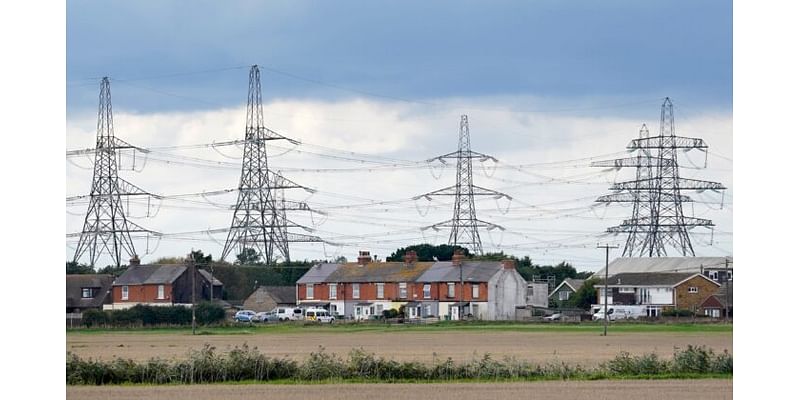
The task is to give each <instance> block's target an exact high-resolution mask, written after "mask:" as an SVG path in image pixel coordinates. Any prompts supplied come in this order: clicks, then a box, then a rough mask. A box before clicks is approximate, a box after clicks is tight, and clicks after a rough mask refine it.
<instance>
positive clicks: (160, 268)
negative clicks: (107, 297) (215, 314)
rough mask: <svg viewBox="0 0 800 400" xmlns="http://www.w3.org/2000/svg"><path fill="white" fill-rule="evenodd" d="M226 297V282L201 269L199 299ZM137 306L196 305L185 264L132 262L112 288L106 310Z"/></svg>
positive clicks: (197, 298)
mask: <svg viewBox="0 0 800 400" xmlns="http://www.w3.org/2000/svg"><path fill="white" fill-rule="evenodd" d="M212 293H213V298H214V299H221V298H222V282H220V281H219V280H217V279H216V278H214V277H212V276H211V274H210V273H209V272H208V271H205V270H202V269H197V276H196V278H195V296H196V300H197V301H198V302H199V301H203V300H211V299H212ZM137 304H145V305H156V306H171V305H191V304H192V277H191V273H190V272H189V268H188V267H187V266H185V265H182V264H164V265H160V264H152V265H138V264H137V263H133V262H132V263H131V266H130V268H128V270H127V271H125V273H123V274H122V275H120V276H119V277H118V278H117V279H116V280H115V281H114V284H113V286H112V289H111V304H110V305H106V306H105V307H104V308H105V309H124V308H129V307H133V306H135V305H137Z"/></svg>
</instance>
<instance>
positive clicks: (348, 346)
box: [66, 325, 733, 366]
mask: <svg viewBox="0 0 800 400" xmlns="http://www.w3.org/2000/svg"><path fill="white" fill-rule="evenodd" d="M471 328H472V329H455V328H454V329H449V328H445V329H441V328H439V327H421V328H420V329H402V328H378V329H366V330H359V329H349V328H341V327H339V328H332V329H324V327H303V326H297V327H290V328H280V329H269V328H267V329H265V328H263V327H259V328H252V329H240V330H230V329H229V330H219V331H210V333H211V334H203V335H194V336H193V335H192V334H191V331H187V330H185V329H182V330H166V331H159V330H154V331H147V330H140V331H132V332H117V331H105V332H68V333H67V346H66V347H67V351H70V352H72V353H74V354H76V355H78V356H79V357H82V358H94V359H101V360H111V359H113V358H114V357H121V358H125V359H133V360H137V361H145V360H148V359H150V358H154V357H159V358H162V359H182V358H186V357H187V354H188V353H189V352H190V351H192V350H199V349H201V348H203V347H204V346H205V345H206V344H209V345H211V346H214V347H215V348H216V349H217V350H218V351H221V352H225V351H227V350H228V349H232V348H233V347H234V346H241V345H243V344H247V345H248V346H250V347H257V348H258V350H259V351H260V352H262V353H264V354H266V355H268V356H271V357H284V356H286V357H290V358H293V359H296V360H298V361H301V360H303V359H305V358H307V357H308V355H309V354H310V353H311V352H313V351H317V350H319V348H320V346H321V347H324V348H325V350H326V351H327V352H332V353H336V354H338V355H340V356H342V357H346V356H347V354H348V353H349V352H350V350H352V349H354V348H363V349H364V350H365V351H367V352H370V353H375V354H376V355H378V356H383V357H386V358H391V359H395V360H398V361H421V362H428V361H432V360H433V358H434V353H435V355H436V357H437V358H439V359H445V358H447V357H452V358H453V359H454V360H455V361H467V360H471V359H474V358H479V357H481V356H482V355H483V354H485V353H489V354H491V355H492V357H493V358H494V359H501V358H502V357H504V356H511V357H515V358H517V359H523V360H527V361H530V362H534V363H541V364H544V363H549V362H559V363H560V362H566V363H568V364H581V365H583V366H594V365H597V364H599V363H602V362H605V361H608V360H611V359H612V358H614V357H615V356H616V355H618V354H619V353H620V352H623V351H627V352H629V353H632V354H645V353H655V354H656V355H658V356H659V357H662V358H670V357H671V356H672V354H673V351H674V349H675V348H686V347H687V346H688V345H693V346H706V347H709V348H711V349H713V350H714V351H715V352H718V353H721V352H722V351H723V350H728V351H729V352H731V351H732V349H733V334H732V332H731V330H730V329H727V328H726V329H713V330H705V329H703V328H691V327H690V328H688V329H687V328H671V327H663V328H656V329H643V330H639V329H635V328H634V329H629V330H626V329H615V328H616V327H612V329H611V330H610V331H609V335H608V336H605V337H604V336H601V335H600V333H601V332H602V328H600V329H599V330H598V329H594V327H591V328H590V329H585V327H577V328H575V329H570V328H564V329H546V328H536V327H532V328H528V327H523V328H521V329H518V328H516V327H514V326H513V325H512V326H500V327H493V326H490V327H486V328H483V327H471Z"/></svg>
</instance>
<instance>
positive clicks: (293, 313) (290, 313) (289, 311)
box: [272, 307, 303, 321]
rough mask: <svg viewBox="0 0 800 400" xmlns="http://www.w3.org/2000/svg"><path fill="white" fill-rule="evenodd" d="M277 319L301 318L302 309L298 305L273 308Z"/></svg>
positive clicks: (294, 319)
mask: <svg viewBox="0 0 800 400" xmlns="http://www.w3.org/2000/svg"><path fill="white" fill-rule="evenodd" d="M272 311H274V312H275V315H277V316H278V321H297V320H301V319H303V309H302V308H299V307H294V308H293V307H278V308H276V309H274V310H272Z"/></svg>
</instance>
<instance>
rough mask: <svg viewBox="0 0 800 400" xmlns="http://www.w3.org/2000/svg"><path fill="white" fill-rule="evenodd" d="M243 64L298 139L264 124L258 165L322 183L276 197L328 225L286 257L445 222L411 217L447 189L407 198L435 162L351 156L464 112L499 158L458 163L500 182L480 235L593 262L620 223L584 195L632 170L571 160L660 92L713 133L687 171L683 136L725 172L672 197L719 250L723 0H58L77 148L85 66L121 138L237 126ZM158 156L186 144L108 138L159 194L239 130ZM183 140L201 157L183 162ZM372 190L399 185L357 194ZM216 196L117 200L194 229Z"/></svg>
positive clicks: (726, 133) (727, 51) (211, 175)
mask: <svg viewBox="0 0 800 400" xmlns="http://www.w3.org/2000/svg"><path fill="white" fill-rule="evenodd" d="M250 64H259V65H261V66H262V67H263V69H262V74H263V75H262V87H263V95H264V106H265V117H266V120H267V125H268V126H269V127H271V128H272V129H275V130H277V131H279V132H282V133H284V134H286V135H287V136H291V137H293V138H296V139H298V140H300V141H302V142H303V143H304V145H301V146H298V147H293V146H291V145H289V144H288V143H276V144H275V146H274V147H273V148H272V149H271V150H270V151H271V153H270V154H272V155H274V156H273V157H272V158H271V159H270V162H271V166H273V167H274V168H276V169H281V170H283V171H285V174H286V175H287V176H289V177H291V178H292V179H293V180H295V181H297V182H300V183H303V184H305V185H308V186H310V187H313V188H315V189H317V190H318V192H317V193H315V194H314V195H311V196H309V195H308V194H306V193H303V192H300V193H287V196H288V197H290V198H292V199H295V200H306V201H307V202H308V203H309V204H311V205H312V207H316V208H319V209H321V210H325V211H326V212H327V214H328V215H327V217H326V218H324V221H323V218H319V217H318V216H317V217H314V218H311V217H309V216H308V215H297V216H294V217H293V218H294V219H295V220H296V221H297V222H299V223H303V224H306V225H308V226H313V227H315V228H316V229H317V230H316V231H315V234H317V235H319V236H322V237H324V238H329V239H330V240H331V241H334V242H339V243H342V244H343V246H325V247H324V248H323V247H322V246H321V245H319V244H298V245H296V246H293V247H292V253H293V258H295V259H303V258H307V259H320V258H330V257H332V256H334V255H344V256H346V257H348V258H353V257H354V255H355V254H356V251H357V250H359V249H367V250H372V251H373V253H377V254H378V255H379V256H386V255H388V254H389V253H391V252H392V251H393V250H394V249H396V248H398V247H402V246H405V245H409V244H414V243H419V242H422V241H428V242H436V243H440V242H444V241H446V240H447V232H430V231H424V232H423V231H420V230H419V229H418V228H419V227H422V226H425V225H430V224H432V223H434V222H438V221H441V220H444V219H447V218H449V216H450V214H452V204H450V203H447V202H446V201H441V202H440V203H436V204H434V205H433V206H432V207H428V206H429V204H427V203H426V202H424V201H421V202H414V201H411V200H410V199H411V197H413V196H415V195H418V194H421V193H425V192H428V191H431V190H435V189H437V188H440V187H445V186H449V185H452V184H453V181H454V177H453V174H454V170H453V169H445V170H443V171H436V170H434V171H429V170H428V169H427V168H426V167H425V166H424V165H422V168H416V167H415V168H386V167H383V168H373V169H368V168H366V167H365V166H366V165H370V164H368V163H365V162H364V161H363V160H376V157H389V158H393V159H400V160H410V161H421V160H425V159H428V158H430V157H433V156H436V155H439V154H444V153H448V152H451V151H454V150H456V145H457V138H458V121H459V116H460V115H461V114H467V115H469V118H470V128H471V134H472V145H473V149H474V150H476V151H479V152H483V153H489V154H492V155H494V156H495V157H497V158H498V159H500V160H501V164H499V165H497V168H496V169H495V170H492V167H493V166H492V165H486V166H485V167H486V169H485V170H484V168H483V167H482V166H481V165H476V166H475V179H476V184H478V185H481V186H484V187H489V188H494V189H497V190H502V191H504V192H506V193H508V194H509V195H511V196H512V197H513V198H514V199H515V200H514V201H513V202H512V203H511V204H504V203H502V202H500V203H499V204H495V201H494V200H491V199H490V200H485V201H484V200H481V201H479V202H478V215H479V217H480V218H481V219H484V220H489V221H492V222H495V223H497V224H500V225H503V226H505V227H506V228H507V230H506V231H505V232H503V233H502V234H501V233H500V232H491V233H484V234H482V237H483V242H484V246H485V248H486V250H490V251H495V250H503V251H505V252H506V253H511V254H515V255H518V256H523V255H529V256H531V257H532V258H533V259H534V261H536V262H540V263H553V262H559V261H561V260H566V261H569V262H572V263H573V264H574V265H576V267H577V268H578V269H585V270H593V269H597V268H598V267H599V266H600V265H601V264H602V262H603V261H604V254H602V253H601V252H600V251H599V250H597V249H595V248H594V247H595V245H596V243H597V242H598V241H602V242H614V241H616V242H620V241H622V240H624V238H622V237H617V238H614V237H607V236H603V235H602V233H603V231H604V229H605V228H606V227H609V226H613V225H617V224H619V223H620V222H621V220H622V219H624V218H627V217H629V210H628V209H626V208H624V207H614V206H612V207H605V206H597V205H595V203H594V202H593V198H595V197H596V196H599V195H602V194H607V193H609V192H608V190H607V188H608V186H609V185H610V183H611V182H613V181H614V180H615V179H616V180H620V179H628V178H630V177H631V175H630V171H605V170H602V169H597V168H588V167H587V164H588V161H587V160H586V159H587V158H589V157H599V156H603V155H608V156H611V155H612V154H613V156H614V157H621V156H624V155H625V154H626V153H624V150H625V146H626V145H627V143H628V141H629V140H630V139H632V138H634V137H636V135H637V134H638V130H639V127H640V126H641V124H642V123H647V124H648V126H649V127H650V129H651V132H655V131H657V129H658V119H659V112H660V105H661V102H662V101H663V97H665V96H669V97H670V98H672V99H673V102H674V103H675V112H676V125H677V129H678V134H680V135H683V136H696V137H702V138H703V139H705V140H706V141H707V142H708V143H709V145H710V146H711V153H710V155H709V157H708V161H709V163H708V167H709V168H707V169H700V168H699V167H701V166H703V164H704V161H705V160H704V159H705V155H704V154H702V153H696V154H695V153H688V154H681V161H682V162H683V163H684V165H686V166H687V168H685V169H684V170H682V171H681V173H682V174H683V175H684V176H687V177H694V178H698V179H708V180H715V181H720V182H722V183H724V184H725V185H726V186H728V187H729V188H730V189H729V190H728V191H726V192H725V201H724V205H723V206H722V207H720V206H721V204H722V200H721V195H720V194H716V193H700V194H698V195H697V199H698V200H700V201H699V202H697V203H696V204H694V205H693V206H690V207H688V210H687V213H692V212H693V215H695V216H698V217H701V218H710V219H713V220H714V222H715V223H717V229H716V230H715V233H714V236H713V244H712V241H711V240H712V238H711V235H709V234H707V233H706V231H705V230H702V229H697V230H696V234H695V235H694V236H693V237H694V238H695V249H696V252H697V254H698V255H721V254H730V253H731V251H732V214H733V201H732V194H733V190H732V183H733V181H732V176H733V173H732V161H731V158H732V135H731V125H732V122H731V101H732V9H731V4H730V2H692V1H678V2H668V3H667V2H663V3H662V2H637V1H628V2H625V1H613V2H603V3H598V2H590V1H583V2H581V1H578V2H557V1H549V2H548V1H545V2H532V3H527V2H491V3H489V2H447V1H445V2H435V3H431V2H419V3H414V2H412V3H408V2H404V3H395V2H369V3H356V2H336V3H331V2H296V1H292V2H269V3H262V2H247V1H234V2H226V3H225V5H224V6H222V5H221V3H217V2H195V3H193V7H190V8H187V7H185V3H183V2H163V1H158V2H155V1H152V2H130V3H126V2H113V3H108V2H86V1H71V2H69V3H67V138H66V139H67V140H66V142H67V148H68V149H76V148H86V147H91V146H92V145H93V142H94V135H95V131H94V130H95V119H96V115H95V113H96V108H97V95H98V89H99V77H101V76H110V77H111V80H112V97H113V100H114V110H115V128H116V133H117V135H118V136H119V137H120V138H123V139H124V140H126V141H129V142H131V143H135V144H137V145H139V146H142V147H147V148H150V147H158V146H172V145H186V144H195V143H211V142H215V141H216V142H220V141H225V140H233V139H240V138H242V136H243V130H244V119H245V118H244V103H245V100H246V92H247V66H248V65H250ZM348 151H350V152H356V153H359V154H357V155H353V154H348V153H347V152H348ZM320 153H321V154H322V155H320ZM170 154H173V155H174V154H178V155H180V156H181V157H183V158H180V159H176V158H174V157H173V156H170V155H169V154H166V155H165V154H151V155H150V156H149V158H148V159H146V160H145V159H142V158H138V159H137V161H136V165H131V164H132V163H131V162H130V161H131V160H130V159H128V158H127V157H126V156H125V157H123V161H124V163H123V164H127V165H124V166H125V167H127V169H128V170H123V171H122V172H121V173H120V174H121V175H122V176H124V177H125V178H126V179H128V180H130V181H132V182H135V183H136V184H137V185H139V186H140V187H143V188H145V189H147V190H150V191H151V192H154V193H159V194H179V193H196V192H201V191H213V190H219V189H226V188H234V187H236V185H237V184H238V179H239V172H240V171H239V169H238V167H237V164H238V163H239V159H240V157H241V149H239V148H236V147H227V148H219V149H217V150H213V149H207V148H205V149H196V150H181V151H179V152H172V153H170ZM326 155H327V156H330V155H337V156H340V157H344V158H351V159H359V160H361V161H353V160H350V161H348V160H342V159H341V158H338V159H336V158H330V157H326ZM169 157H172V158H170V160H172V162H171V163H167V162H166V160H167V158H169ZM185 157H195V158H201V159H204V160H209V161H213V162H206V161H203V162H202V164H203V167H198V166H196V165H195V166H189V165H187V164H192V163H191V162H188V161H187V160H188V159H187V158H185ZM176 160H177V162H176ZM381 160H383V159H381ZM145 161H146V163H145ZM383 162H385V160H384V161H383ZM197 163H201V162H194V164H197ZM545 163H552V164H545ZM531 164H535V165H531ZM521 165H524V166H525V167H515V166H521ZM90 166H91V160H90V159H87V158H70V159H69V160H68V161H67V164H66V168H67V193H66V194H67V196H72V195H80V194H86V193H88V190H89V185H90V181H91V171H90V170H88V169H86V168H88V167H90ZM131 167H135V168H133V169H134V170H130V169H131ZM323 168H324V169H326V170H325V171H319V169H323ZM343 168H345V169H348V170H346V171H343V170H341V169H343ZM140 169H141V172H136V170H140ZM327 169H338V171H330V170H327ZM439 173H442V174H443V175H442V176H441V177H440V178H439V179H438V180H437V179H435V177H434V176H438V174H439ZM492 173H493V174H492ZM387 200H391V201H395V200H397V202H394V203H392V204H390V205H382V206H375V205H370V206H367V205H366V204H368V203H374V202H381V201H387ZM234 202H235V195H226V196H214V197H213V198H212V197H205V198H203V197H200V198H193V199H192V202H186V201H184V202H177V201H164V202H161V203H160V206H161V207H160V208H158V209H157V208H156V207H155V206H156V204H151V210H150V212H151V214H152V213H155V211H156V209H157V210H158V213H157V214H156V215H155V216H154V217H150V218H138V217H139V216H144V215H146V214H147V213H146V210H145V207H144V206H142V205H138V204H135V203H134V204H133V205H132V206H131V208H132V210H131V213H132V214H133V217H134V221H136V222H137V223H138V224H140V225H142V226H146V227H148V228H150V229H153V230H156V231H159V232H164V233H176V232H197V231H200V230H204V229H214V228H222V227H225V226H227V225H229V224H230V218H231V212H230V210H227V209H226V208H225V206H226V205H229V204H233V203H234ZM156 203H157V202H156ZM506 206H508V207H509V208H508V210H506ZM692 208H693V209H692ZM66 211H67V232H68V233H69V232H76V231H79V230H80V229H81V224H82V215H81V214H82V213H84V212H85V204H72V205H70V204H68V206H67V210H66ZM426 212H427V213H426ZM423 214H424V216H423ZM221 241H224V236H223V235H214V236H213V237H210V236H209V235H199V234H194V235H193V236H191V237H177V236H172V237H165V238H164V239H162V240H160V241H158V240H155V239H150V240H144V239H141V240H137V250H139V252H140V253H142V254H143V255H144V260H145V261H148V260H154V259H155V258H157V257H160V256H175V255H179V254H185V253H186V252H187V251H188V250H189V249H190V248H200V249H203V250H204V251H206V252H207V253H211V254H213V255H215V256H218V255H219V253H220V251H221V248H222V246H221V243H219V242H221ZM70 246H74V243H71V242H70V241H68V242H67V247H66V256H67V258H71V256H72V252H73V251H74V250H72V248H71V247H70Z"/></svg>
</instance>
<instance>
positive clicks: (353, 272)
mask: <svg viewBox="0 0 800 400" xmlns="http://www.w3.org/2000/svg"><path fill="white" fill-rule="evenodd" d="M431 265H433V263H431V262H416V263H413V264H410V265H406V264H405V263H403V262H371V263H369V264H367V265H359V264H358V263H347V264H341V265H339V268H336V270H335V271H333V272H332V273H331V274H330V275H328V277H327V279H325V282H411V281H414V280H415V279H417V278H418V277H419V276H420V275H422V273H423V272H425V270H427V269H428V268H429V267H430V266H431Z"/></svg>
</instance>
